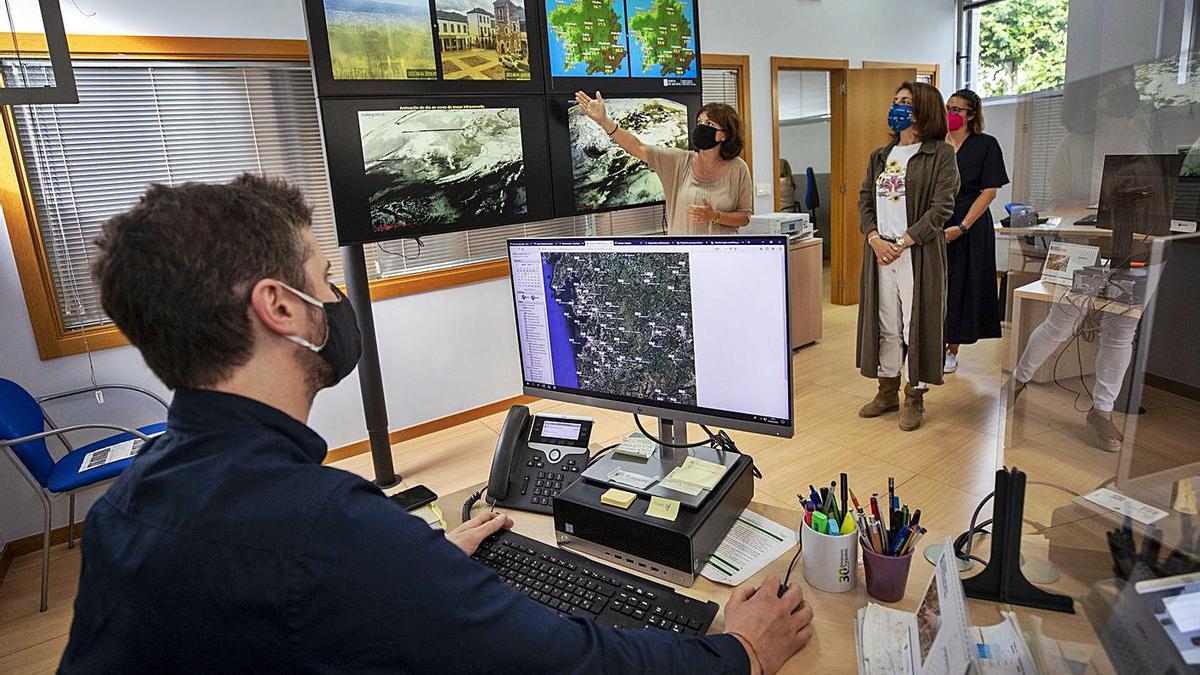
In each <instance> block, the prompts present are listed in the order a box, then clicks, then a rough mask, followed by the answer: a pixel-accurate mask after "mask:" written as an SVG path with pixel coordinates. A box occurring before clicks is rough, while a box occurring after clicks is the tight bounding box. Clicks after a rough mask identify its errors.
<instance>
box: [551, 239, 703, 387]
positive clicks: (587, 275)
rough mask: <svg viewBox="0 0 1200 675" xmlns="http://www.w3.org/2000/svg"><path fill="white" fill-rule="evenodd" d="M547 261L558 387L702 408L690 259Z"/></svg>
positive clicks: (560, 257) (610, 256)
mask: <svg viewBox="0 0 1200 675" xmlns="http://www.w3.org/2000/svg"><path fill="white" fill-rule="evenodd" d="M542 256H543V265H542V269H543V274H544V278H543V284H544V286H545V290H546V296H545V297H546V316H547V319H548V323H549V329H550V340H551V342H552V343H553V349H552V351H551V353H552V354H553V355H554V357H553V358H554V361H553V364H552V365H553V368H554V383H555V384H557V385H560V386H564V387H570V388H575V389H583V390H587V391H593V392H606V393H609V394H614V395H618V396H630V397H633V398H640V399H651V400H657V401H663V402H670V403H673V404H677V405H690V406H694V405H696V376H695V373H696V344H695V338H694V331H693V326H692V289H691V273H690V262H689V259H688V254H686V253H662V254H659V255H640V254H630V253H543V254H542ZM632 298H637V301H636V302H633V301H631V299H632ZM634 307H643V308H644V307H650V308H651V309H649V310H647V311H645V312H643V311H640V310H635V309H633V308H634Z"/></svg>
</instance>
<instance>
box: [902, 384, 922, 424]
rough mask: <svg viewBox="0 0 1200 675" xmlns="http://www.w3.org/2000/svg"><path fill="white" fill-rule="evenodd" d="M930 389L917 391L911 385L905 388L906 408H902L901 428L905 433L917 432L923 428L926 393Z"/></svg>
mask: <svg viewBox="0 0 1200 675" xmlns="http://www.w3.org/2000/svg"><path fill="white" fill-rule="evenodd" d="M926 391H929V390H928V389H917V388H916V387H914V386H912V385H911V384H909V385H905V387H904V406H903V407H901V408H900V428H901V429H902V430H904V431H916V430H917V429H920V428H921V422H922V421H923V420H924V418H925V392H926Z"/></svg>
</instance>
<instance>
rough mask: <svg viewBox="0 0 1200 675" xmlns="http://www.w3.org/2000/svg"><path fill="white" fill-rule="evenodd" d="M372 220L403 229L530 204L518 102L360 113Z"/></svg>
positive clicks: (382, 227) (482, 218)
mask: <svg viewBox="0 0 1200 675" xmlns="http://www.w3.org/2000/svg"><path fill="white" fill-rule="evenodd" d="M358 124H359V135H360V138H361V140H362V150H363V168H364V170H365V173H366V178H365V180H366V181H367V183H368V190H367V192H368V194H370V213H371V228H372V230H373V231H375V232H377V233H378V232H392V231H396V232H398V233H399V234H404V232H405V231H412V232H421V231H425V230H427V229H436V228H438V227H447V226H451V225H456V224H460V223H464V222H471V223H478V224H479V225H487V224H489V223H494V222H498V221H503V220H506V219H513V218H517V217H520V216H523V215H525V214H526V213H527V212H528V203H527V200H526V179H525V161H524V152H523V146H522V144H521V114H520V110H519V109H518V108H484V107H481V106H480V107H473V106H462V107H457V106H438V107H413V108H401V109H398V110H384V111H363V112H359V113H358Z"/></svg>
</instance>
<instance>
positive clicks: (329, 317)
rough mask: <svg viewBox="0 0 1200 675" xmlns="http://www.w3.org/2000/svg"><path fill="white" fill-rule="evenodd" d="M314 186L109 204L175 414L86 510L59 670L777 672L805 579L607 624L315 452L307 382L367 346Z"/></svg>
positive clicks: (486, 520) (121, 314)
mask: <svg viewBox="0 0 1200 675" xmlns="http://www.w3.org/2000/svg"><path fill="white" fill-rule="evenodd" d="M310 219H311V213H310V210H309V208H308V207H307V206H306V205H305V203H304V200H303V198H302V197H301V195H300V193H299V192H298V191H296V190H295V189H293V188H291V187H289V186H287V185H286V184H284V183H280V182H272V181H269V180H266V179H263V178H257V177H253V176H243V177H241V178H238V179H237V180H235V181H233V182H232V183H231V184H228V185H201V184H187V185H183V186H180V187H174V188H170V187H163V186H154V187H152V188H151V189H150V190H149V192H147V193H146V195H145V196H144V197H143V198H142V201H141V203H140V204H138V205H137V206H136V207H135V208H134V209H132V210H131V211H129V212H128V213H125V214H122V215H119V216H117V217H115V218H113V219H112V220H110V221H109V222H108V223H107V224H106V225H105V227H104V233H103V235H102V236H101V238H100V241H99V247H100V255H99V258H98V260H97V263H96V267H95V274H96V277H97V279H98V280H99V285H100V292H101V297H102V301H103V304H104V309H105V311H106V312H107V313H108V315H109V316H110V317H112V319H113V321H115V322H116V324H117V326H118V327H119V328H120V329H121V330H122V331H123V332H124V333H125V335H127V336H128V337H129V340H130V341H131V342H132V343H133V344H134V345H135V346H136V347H137V348H138V349H139V350H140V351H141V353H142V355H143V356H144V357H145V359H146V363H147V364H149V366H150V368H152V369H153V370H154V372H155V374H157V375H158V376H159V377H160V378H162V380H163V382H164V383H165V384H166V385H167V386H168V387H170V388H172V389H174V390H175V399H174V402H173V403H172V405H171V412H170V416H169V419H168V426H167V431H166V433H165V434H163V435H162V436H161V437H159V438H157V439H156V440H155V441H154V442H153V443H150V444H148V445H147V446H146V447H145V448H144V449H143V450H142V452H141V454H140V456H139V457H138V458H137V460H136V461H134V462H133V464H132V465H131V466H130V467H129V468H128V469H127V470H126V471H125V473H124V475H122V476H121V478H120V479H119V480H118V481H117V482H116V483H115V484H114V485H113V486H112V488H111V489H110V490H109V491H108V493H107V494H106V495H105V496H104V498H102V499H101V500H100V501H99V502H97V503H96V505H95V507H94V508H92V510H91V512H90V513H89V514H88V517H87V525H86V527H85V529H84V535H83V538H84V543H83V551H84V554H83V571H82V573H81V578H80V583H79V594H78V597H77V599H76V602H75V616H74V621H73V623H72V625H71V634H70V642H69V644H68V645H67V649H66V652H65V654H64V655H63V660H62V664H61V670H62V671H63V672H65V673H73V672H83V673H105V672H121V673H130V672H182V671H210V672H225V671H254V672H276V671H280V672H308V671H322V672H326V671H327V672H382V671H388V672H392V671H394V672H405V673H485V672H494V673H566V672H572V673H599V672H606V673H635V672H644V673H705V674H706V675H716V674H717V673H767V674H770V673H773V672H775V671H776V670H778V669H779V667H780V666H781V665H782V664H783V663H784V661H786V660H787V659H788V657H790V656H791V655H792V654H793V653H795V652H796V651H797V650H799V649H800V648H801V647H803V646H804V644H805V643H806V642H807V641H808V640H809V639H810V637H811V636H812V630H813V629H812V626H811V625H810V622H811V620H812V610H811V608H810V607H809V606H808V605H807V604H806V603H805V602H804V598H803V594H802V592H801V590H800V588H799V585H794V586H793V587H792V588H791V589H789V590H788V591H787V592H786V593H784V594H783V595H782V598H780V597H777V596H778V590H779V581H778V579H774V578H773V579H768V580H767V582H766V583H765V584H764V585H763V586H762V587H760V588H758V589H755V590H751V589H738V590H736V591H734V593H733V595H732V597H731V598H730V600H729V603H728V604H727V605H726V608H725V629H726V633H725V634H723V635H712V636H707V637H685V636H679V635H676V634H674V633H670V632H667V631H661V632H660V631H652V630H609V629H603V628H600V627H599V626H598V625H596V624H594V623H592V622H590V621H587V620H584V619H579V618H565V617H560V616H558V615H556V614H555V613H553V612H551V611H549V610H548V609H547V608H545V607H543V606H542V605H539V604H538V603H536V602H534V601H532V600H530V599H528V598H526V597H525V596H523V595H521V594H520V593H518V592H517V591H516V590H514V589H512V588H511V587H509V586H508V585H507V584H505V583H503V582H502V581H501V580H500V579H499V578H498V577H496V576H495V575H494V574H493V573H492V572H491V570H489V569H488V568H486V567H485V566H483V565H481V564H479V563H477V562H476V561H474V560H472V559H471V558H470V557H468V556H469V555H470V554H471V553H472V552H473V551H474V550H475V548H476V546H478V544H479V543H480V542H481V541H482V540H483V539H484V538H486V537H487V536H488V535H490V534H492V533H494V532H496V531H498V530H500V529H501V528H504V527H510V526H511V521H510V520H509V519H508V518H506V517H504V516H501V515H493V514H485V515H482V516H480V517H478V518H476V519H474V520H472V521H471V522H469V523H467V524H466V525H464V526H463V527H461V528H459V529H457V530H455V531H454V532H451V533H450V534H448V535H444V534H442V533H441V532H438V531H434V530H431V529H430V528H429V527H428V526H427V525H426V524H425V523H424V521H422V520H420V519H418V518H415V517H413V516H411V515H409V514H407V513H405V512H404V511H403V510H402V509H401V508H400V507H398V506H396V505H395V504H394V503H392V502H391V501H390V500H388V499H387V498H386V497H384V495H383V494H382V493H381V492H380V491H379V490H378V489H377V488H376V487H375V486H374V485H373V484H372V483H370V482H368V481H366V480H363V479H362V478H360V477H358V476H356V475H353V474H350V473H346V472H344V471H340V470H337V469H333V468H329V467H324V466H321V460H322V459H324V457H325V452H326V446H325V442H324V441H323V440H322V439H321V437H320V436H318V435H317V434H316V433H315V432H314V431H313V430H312V429H309V428H308V427H307V426H306V425H305V421H306V420H307V419H308V415H309V411H310V408H311V406H312V402H313V398H314V397H315V396H316V394H317V392H318V391H320V390H321V389H323V388H325V387H330V386H332V385H334V384H335V383H337V382H338V381H339V380H341V379H342V378H344V377H346V375H348V374H349V373H350V372H351V370H353V369H354V366H355V364H356V363H357V361H358V357H359V354H360V352H361V343H360V340H359V334H358V327H357V324H356V322H355V315H354V310H353V308H352V307H351V306H350V304H349V301H348V300H346V298H345V296H344V295H342V294H341V292H340V291H338V290H337V289H336V287H333V286H332V285H331V284H330V283H329V281H328V278H327V276H328V274H329V263H328V261H326V259H325V256H324V255H323V254H322V253H321V249H320V247H319V246H318V245H317V240H316V239H315V238H314V236H313V233H312V231H311V229H310Z"/></svg>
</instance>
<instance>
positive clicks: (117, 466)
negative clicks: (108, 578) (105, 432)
mask: <svg viewBox="0 0 1200 675" xmlns="http://www.w3.org/2000/svg"><path fill="white" fill-rule="evenodd" d="M102 389H126V390H129V391H135V392H138V393H140V394H145V395H146V396H149V397H150V398H152V399H154V400H155V401H157V402H159V403H160V404H162V406H163V408H169V406H168V405H167V402H166V401H164V400H163V399H162V398H161V397H159V396H158V395H157V394H154V393H153V392H150V391H147V390H145V389H142V388H141V387H134V386H132V385H127V384H107V385H100V386H96V387H85V388H83V389H74V390H72V391H67V392H63V393H61V394H51V395H49V396H43V397H41V398H38V399H35V398H34V397H33V396H30V394H29V392H27V391H25V389H24V388H23V387H21V385H19V384H17V383H16V382H12V381H10V380H6V379H3V378H0V448H3V449H4V454H5V455H7V456H8V458H9V460H11V461H12V463H13V465H14V466H16V467H17V473H19V474H21V475H22V476H24V478H25V480H26V481H27V482H28V483H29V485H30V487H32V488H33V490H34V492H36V493H37V496H38V499H39V500H41V502H42V514H43V518H42V606H41V611H43V612H44V611H46V591H47V590H48V588H49V582H50V515H51V505H52V504H53V503H54V502H56V501H58V500H60V499H62V498H63V497H64V496H65V497H68V498H69V501H70V520H69V523H68V525H67V547H68V548H74V547H75V495H76V493H78V492H81V491H83V490H85V489H87V488H91V487H96V486H98V485H101V484H104V483H108V482H111V481H112V480H113V479H114V478H116V477H117V476H119V475H121V471H123V470H124V469H125V467H126V466H128V465H129V463H130V462H132V461H133V458H132V457H130V458H127V459H123V460H119V461H115V462H111V463H108V464H101V465H99V466H96V467H95V468H91V469H84V470H82V471H81V470H80V467H81V466H82V464H83V460H84V457H86V456H87V455H88V454H89V453H91V452H93V451H95V450H103V449H104V448H107V447H111V446H114V445H116V444H118V443H122V442H125V441H128V440H132V439H135V438H138V439H141V440H142V441H143V442H144V441H148V440H150V437H151V436H154V435H157V434H160V433H162V432H163V430H164V429H166V428H167V425H166V423H165V422H159V423H157V424H149V425H146V426H144V427H139V428H137V429H131V428H129V427H124V426H120V425H117V424H108V423H94V424H75V425H71V426H65V427H60V426H58V425H56V424H55V423H54V421H53V420H52V419H50V416H49V415H47V414H46V411H45V409H44V408H42V404H43V403H46V402H47V401H54V400H58V399H63V398H68V397H71V396H77V395H79V394H86V393H89V392H96V391H99V390H102ZM85 429H111V430H114V431H120V432H122V433H120V434H118V435H116V436H110V437H108V438H105V439H103V440H99V441H96V442H94V443H88V444H87V445H85V446H83V447H81V448H74V447H72V446H71V444H70V442H69V441H67V439H66V438H65V436H64V434H69V433H73V432H76V431H82V430H85ZM49 436H56V437H58V440H59V441H61V442H62V444H63V445H64V446H66V448H67V454H66V455H63V456H62V457H61V458H59V459H58V460H57V461H55V460H54V458H53V457H52V456H51V455H50V450H49V449H48V448H47V447H46V438H47V437H49Z"/></svg>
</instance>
